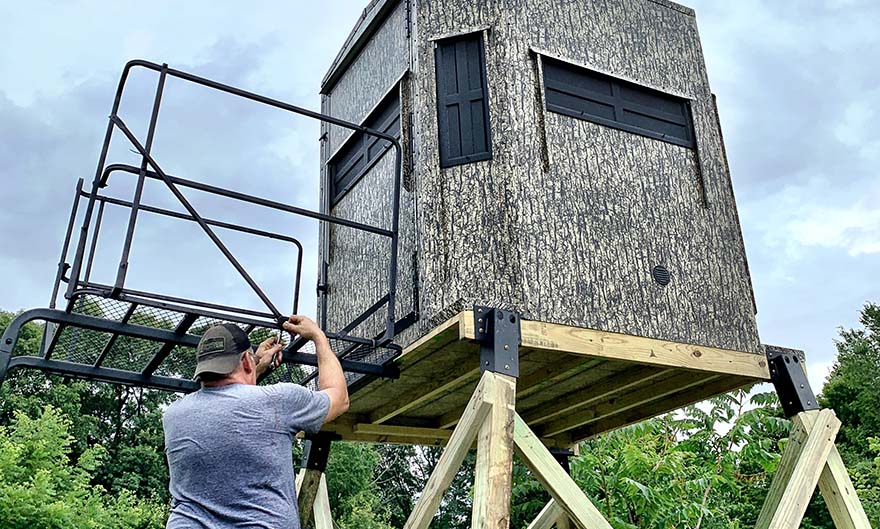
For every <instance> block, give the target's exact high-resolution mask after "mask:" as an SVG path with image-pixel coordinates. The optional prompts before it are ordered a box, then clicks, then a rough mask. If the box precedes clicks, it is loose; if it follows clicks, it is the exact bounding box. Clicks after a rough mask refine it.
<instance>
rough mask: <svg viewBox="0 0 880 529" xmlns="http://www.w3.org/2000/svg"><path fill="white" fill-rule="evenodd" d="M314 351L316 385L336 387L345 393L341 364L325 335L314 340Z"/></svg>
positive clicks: (325, 387) (345, 387)
mask: <svg viewBox="0 0 880 529" xmlns="http://www.w3.org/2000/svg"><path fill="white" fill-rule="evenodd" d="M315 353H316V354H317V355H318V386H320V388H321V389H328V388H338V389H340V390H345V392H346V394H347V393H348V383H346V381H345V374H344V373H343V372H342V364H340V363H339V359H338V358H336V354H334V353H333V350H332V349H330V342H329V341H328V340H327V338H326V337H321V338H319V339H318V340H316V341H315Z"/></svg>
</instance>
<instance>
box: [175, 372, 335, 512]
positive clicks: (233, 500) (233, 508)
mask: <svg viewBox="0 0 880 529" xmlns="http://www.w3.org/2000/svg"><path fill="white" fill-rule="evenodd" d="M329 409H330V398H329V397H328V396H327V395H326V394H325V393H321V392H316V391H312V390H310V389H307V388H304V387H303V386H300V385H298V384H273V385H269V386H252V385H248V384H230V385H228V386H221V387H208V388H202V389H201V390H199V391H196V392H195V393H192V394H190V395H187V396H185V397H183V398H182V399H180V400H178V401H177V402H175V403H173V404H171V405H170V406H168V408H167V409H166V410H165V414H164V416H163V418H162V424H163V425H164V428H165V455H166V457H167V458H168V468H169V471H170V474H171V482H170V484H169V486H168V489H169V491H170V492H171V515H170V517H169V518H168V525H167V526H166V527H167V528H168V529H194V528H199V529H202V528H205V529H216V528H224V527H248V528H261V529H282V528H283V529H291V528H293V529H298V528H299V515H298V513H297V509H296V486H295V482H294V473H293V455H292V453H291V448H292V444H293V438H294V435H296V433H297V432H299V431H300V430H304V431H306V432H308V433H316V432H317V431H318V430H320V428H321V425H322V424H323V423H324V419H325V418H326V417H327V412H328V411H329Z"/></svg>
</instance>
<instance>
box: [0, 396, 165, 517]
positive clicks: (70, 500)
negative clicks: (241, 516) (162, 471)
mask: <svg viewBox="0 0 880 529" xmlns="http://www.w3.org/2000/svg"><path fill="white" fill-rule="evenodd" d="M69 430H70V422H69V421H68V420H67V419H66V418H65V417H64V415H63V414H62V413H61V412H60V411H58V410H56V409H54V408H52V407H51V406H47V407H46V409H45V410H44V411H43V413H42V414H41V415H40V416H38V417H37V418H35V419H32V418H30V417H28V416H27V415H25V414H23V413H17V414H15V417H14V418H13V420H12V422H11V424H10V426H9V427H0V527H4V528H9V529H19V528H20V529H25V528H27V529H42V528H53V529H54V528H105V527H106V528H120V529H122V528H126V529H136V528H137V529H141V528H142V529H148V528H149V529H152V528H156V529H158V528H161V527H164V524H165V517H166V516H167V511H166V508H165V505H164V504H161V503H158V502H153V501H143V500H139V499H137V498H136V497H135V496H134V495H133V494H132V493H130V492H129V491H127V490H124V489H123V490H120V491H118V492H117V493H116V494H114V495H110V494H107V492H106V491H105V490H104V488H103V487H101V486H96V485H93V484H91V483H90V475H91V473H92V472H94V471H95V469H96V468H97V467H98V466H99V465H100V464H101V462H102V460H103V459H105V458H106V452H105V451H104V450H103V448H102V447H101V446H100V445H95V446H92V447H90V448H88V449H87V450H85V451H84V452H83V453H81V454H80V455H79V457H78V459H77V461H76V462H73V461H72V460H71V459H70V449H71V446H72V445H73V438H72V437H71V436H70V434H69Z"/></svg>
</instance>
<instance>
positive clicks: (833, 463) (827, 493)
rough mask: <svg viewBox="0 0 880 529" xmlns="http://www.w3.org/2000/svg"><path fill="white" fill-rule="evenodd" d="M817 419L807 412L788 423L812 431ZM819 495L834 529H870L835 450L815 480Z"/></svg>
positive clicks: (814, 415) (854, 490)
mask: <svg viewBox="0 0 880 529" xmlns="http://www.w3.org/2000/svg"><path fill="white" fill-rule="evenodd" d="M817 416H818V413H817V412H812V411H808V412H805V413H800V414H798V415H796V416H794V417H793V418H792V421H793V422H794V424H795V426H801V427H802V428H804V429H805V430H806V431H812V430H813V428H814V427H815V424H816V419H817ZM819 492H821V493H822V498H823V499H824V500H825V505H827V506H828V512H830V513H831V519H832V520H833V521H834V526H835V527H837V529H871V522H870V521H868V515H867V514H865V508H864V507H862V502H861V501H859V497H858V496H857V495H856V489H855V487H854V486H853V484H852V481H851V480H850V479H849V473H848V472H847V471H846V466H844V464H843V460H842V459H841V458H840V452H838V451H837V447H836V446H832V447H831V451H830V452H829V453H828V459H827V460H826V461H825V466H824V468H823V469H822V475H821V476H819Z"/></svg>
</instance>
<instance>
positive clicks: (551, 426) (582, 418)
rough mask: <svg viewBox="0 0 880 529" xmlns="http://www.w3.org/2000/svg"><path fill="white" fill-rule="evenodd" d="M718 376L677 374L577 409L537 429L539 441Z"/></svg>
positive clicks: (688, 373) (698, 384)
mask: <svg viewBox="0 0 880 529" xmlns="http://www.w3.org/2000/svg"><path fill="white" fill-rule="evenodd" d="M716 378H719V377H718V376H712V377H706V376H705V375H702V374H699V373H690V372H681V373H678V374H676V375H673V376H672V377H670V378H667V379H665V380H661V381H659V382H656V383H654V384H649V385H647V386H644V387H642V388H640V389H638V390H636V391H632V392H629V393H626V394H624V395H621V396H619V397H615V396H612V397H610V398H608V399H606V400H604V401H602V402H597V403H595V404H593V405H592V406H589V407H587V408H584V409H579V410H578V411H576V412H573V413H570V414H568V415H564V416H562V417H559V418H558V419H555V420H553V421H551V422H548V423H547V424H545V425H543V426H541V427H539V428H538V431H539V432H540V433H541V436H542V437H553V436H554V435H558V434H560V433H562V432H565V431H568V430H571V429H574V428H577V427H578V426H583V425H585V424H589V423H591V422H595V421H597V420H599V419H600V418H604V417H608V416H611V415H614V414H616V413H622V412H624V411H626V410H629V409H632V408H636V407H638V406H640V405H641V404H642V403H643V402H649V401H653V400H657V399H660V398H663V397H666V396H667V395H672V394H675V393H678V392H680V391H684V390H687V389H689V388H692V387H695V386H700V385H702V384H704V383H706V382H708V381H710V380H712V379H716Z"/></svg>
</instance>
